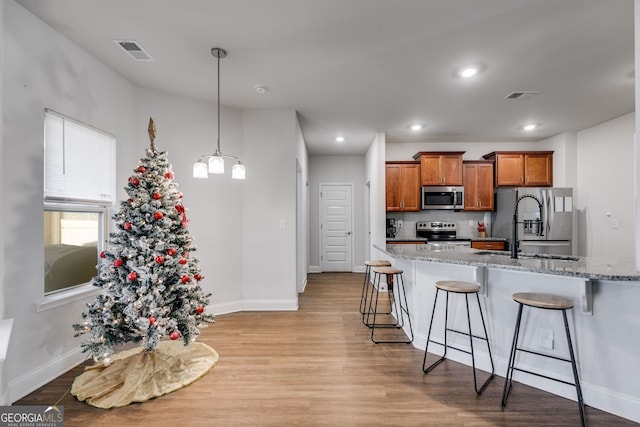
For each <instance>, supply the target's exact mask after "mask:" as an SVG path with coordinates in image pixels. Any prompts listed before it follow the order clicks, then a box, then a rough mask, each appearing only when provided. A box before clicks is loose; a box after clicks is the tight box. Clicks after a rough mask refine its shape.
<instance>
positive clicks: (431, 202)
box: [422, 187, 464, 210]
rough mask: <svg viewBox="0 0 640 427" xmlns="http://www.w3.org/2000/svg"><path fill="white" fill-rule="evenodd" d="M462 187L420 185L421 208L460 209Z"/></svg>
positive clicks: (461, 205)
mask: <svg viewBox="0 0 640 427" xmlns="http://www.w3.org/2000/svg"><path fill="white" fill-rule="evenodd" d="M463 205H464V187H422V209H449V210H460V209H462V208H463V207H464V206H463Z"/></svg>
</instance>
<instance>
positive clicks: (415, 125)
mask: <svg viewBox="0 0 640 427" xmlns="http://www.w3.org/2000/svg"><path fill="white" fill-rule="evenodd" d="M422 128H424V125H421V124H419V123H416V124H413V125H411V126H409V129H411V130H412V131H414V132H417V131H419V130H422Z"/></svg>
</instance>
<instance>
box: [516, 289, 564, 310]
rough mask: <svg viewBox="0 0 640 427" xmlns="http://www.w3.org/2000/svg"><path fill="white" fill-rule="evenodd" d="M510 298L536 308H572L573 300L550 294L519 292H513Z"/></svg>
mask: <svg viewBox="0 0 640 427" xmlns="http://www.w3.org/2000/svg"><path fill="white" fill-rule="evenodd" d="M512 298H513V300H514V301H515V302H519V303H520V304H524V305H528V306H531V307H537V308H546V309H551V310H567V309H569V308H573V301H571V300H570V299H568V298H564V297H561V296H558V295H552V294H538V293H533V292H521V293H517V294H513V295H512Z"/></svg>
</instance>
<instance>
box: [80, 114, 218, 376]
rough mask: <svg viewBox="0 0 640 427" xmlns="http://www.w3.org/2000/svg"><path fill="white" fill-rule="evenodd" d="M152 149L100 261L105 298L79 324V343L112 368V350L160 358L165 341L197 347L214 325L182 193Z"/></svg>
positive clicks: (132, 183) (129, 185) (98, 279)
mask: <svg viewBox="0 0 640 427" xmlns="http://www.w3.org/2000/svg"><path fill="white" fill-rule="evenodd" d="M149 137H150V139H151V144H150V147H149V148H148V149H147V150H146V157H144V158H143V159H141V160H140V162H139V164H138V166H137V167H136V168H135V169H134V170H133V174H132V175H131V176H130V177H129V180H128V183H127V186H126V187H125V189H126V191H127V194H128V196H129V198H128V199H127V200H124V201H122V202H120V209H119V210H118V212H117V213H116V214H115V215H114V216H113V220H114V222H115V227H116V231H115V232H113V233H110V235H109V237H110V238H109V244H108V247H107V249H106V250H105V251H103V252H102V253H101V254H100V258H101V259H100V262H99V264H98V274H97V276H95V277H94V278H93V280H92V284H93V285H94V286H98V287H100V288H102V289H103V290H104V292H102V293H101V294H100V295H98V296H97V297H96V299H95V301H94V302H93V303H92V304H89V305H88V307H87V309H86V310H85V311H84V312H83V313H82V317H83V319H84V321H83V322H82V323H80V324H75V325H73V326H74V329H75V330H76V336H78V335H83V334H87V335H88V337H89V338H88V340H86V341H84V342H83V343H82V347H83V351H85V352H87V351H88V352H89V353H90V354H91V355H92V356H93V358H94V360H96V361H102V362H104V363H105V364H108V363H109V359H110V358H111V355H112V354H113V347H114V346H115V345H118V344H124V343H129V342H134V343H142V345H144V346H145V347H146V350H147V351H151V350H155V349H156V347H157V346H158V344H159V343H160V340H162V339H163V338H169V339H171V340H178V339H182V340H183V341H184V345H188V344H189V343H190V342H191V341H193V340H195V339H196V337H197V336H198V335H199V333H200V331H199V330H198V327H199V326H201V325H204V324H206V323H210V322H213V321H214V318H213V316H212V315H210V314H207V313H205V307H206V305H207V304H208V303H209V298H210V294H207V293H205V292H204V291H203V289H202V288H201V286H200V285H199V282H200V280H201V279H202V276H201V273H200V267H199V260H198V259H197V258H196V257H195V256H194V255H193V253H194V252H195V251H196V247H195V246H194V245H193V242H192V238H191V235H190V233H189V229H188V228H187V225H188V220H187V217H186V209H185V207H184V205H183V204H182V200H181V199H182V193H181V192H180V191H178V184H176V183H175V182H174V181H173V178H174V177H173V171H172V169H171V164H170V163H169V161H168V159H167V155H166V152H160V151H158V150H157V148H156V146H155V142H154V140H155V125H154V123H153V120H152V119H151V120H150V121H149Z"/></svg>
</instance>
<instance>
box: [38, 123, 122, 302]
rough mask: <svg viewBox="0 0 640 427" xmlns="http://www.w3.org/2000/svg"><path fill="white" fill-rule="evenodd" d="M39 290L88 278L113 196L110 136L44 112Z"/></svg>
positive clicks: (92, 272) (73, 284) (63, 286)
mask: <svg viewBox="0 0 640 427" xmlns="http://www.w3.org/2000/svg"><path fill="white" fill-rule="evenodd" d="M44 128H45V132H44V147H45V150H44V152H45V156H44V158H45V162H44V163H45V164H44V248H45V261H44V273H45V274H44V277H45V280H44V292H45V295H50V294H52V293H56V292H60V291H62V290H67V289H70V288H74V287H77V286H80V285H83V284H86V283H88V282H89V281H90V280H91V278H93V276H95V275H96V273H97V270H96V265H97V264H98V254H99V253H100V251H102V249H103V245H104V241H105V236H107V235H108V228H107V227H108V209H109V207H110V206H112V205H113V203H114V199H115V138H114V137H113V136H112V135H110V134H108V133H106V132H103V131H100V130H97V129H95V128H93V127H90V126H88V125H85V124H83V123H80V122H78V121H76V120H73V119H70V118H68V117H65V116H63V115H61V114H58V113H55V112H53V111H50V110H46V111H45V126H44Z"/></svg>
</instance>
